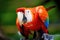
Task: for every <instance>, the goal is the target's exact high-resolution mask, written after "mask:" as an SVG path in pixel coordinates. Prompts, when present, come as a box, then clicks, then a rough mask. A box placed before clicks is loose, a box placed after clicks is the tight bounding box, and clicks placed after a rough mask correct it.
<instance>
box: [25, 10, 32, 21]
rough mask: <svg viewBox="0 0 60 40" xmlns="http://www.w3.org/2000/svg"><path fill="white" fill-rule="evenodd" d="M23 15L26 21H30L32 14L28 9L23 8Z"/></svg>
mask: <svg viewBox="0 0 60 40" xmlns="http://www.w3.org/2000/svg"><path fill="white" fill-rule="evenodd" d="M25 16H26V18H27V22H31V21H32V15H31V11H30V10H25Z"/></svg>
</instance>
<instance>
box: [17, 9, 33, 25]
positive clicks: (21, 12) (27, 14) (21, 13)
mask: <svg viewBox="0 0 60 40" xmlns="http://www.w3.org/2000/svg"><path fill="white" fill-rule="evenodd" d="M31 13H32V12H31V10H30V9H26V8H18V9H17V18H18V21H19V23H20V25H21V24H24V23H27V22H30V21H32V14H31Z"/></svg>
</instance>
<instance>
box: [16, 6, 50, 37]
mask: <svg viewBox="0 0 60 40" xmlns="http://www.w3.org/2000/svg"><path fill="white" fill-rule="evenodd" d="M23 10H30V12H31V13H30V14H31V16H30V17H31V21H28V22H26V23H22V22H19V19H18V17H17V20H16V25H17V27H18V30H19V31H20V33H22V34H23V35H24V36H27V37H28V36H29V34H30V33H31V32H30V31H38V30H40V29H42V31H43V32H44V33H48V30H47V28H48V24H49V23H48V13H47V11H46V9H45V8H44V7H43V6H38V7H34V8H24V7H22V8H18V9H17V10H16V12H17V13H18V12H21V11H22V12H24V11H23ZM21 24H22V25H23V28H22V25H21Z"/></svg>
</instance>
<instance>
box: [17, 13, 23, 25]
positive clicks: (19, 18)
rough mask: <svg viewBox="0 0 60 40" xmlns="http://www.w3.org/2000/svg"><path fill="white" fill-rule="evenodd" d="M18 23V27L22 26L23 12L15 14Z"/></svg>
mask: <svg viewBox="0 0 60 40" xmlns="http://www.w3.org/2000/svg"><path fill="white" fill-rule="evenodd" d="M17 17H18V21H19V22H20V25H21V24H22V19H23V12H18V13H17Z"/></svg>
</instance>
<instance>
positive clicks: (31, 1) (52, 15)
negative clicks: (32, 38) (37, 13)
mask: <svg viewBox="0 0 60 40" xmlns="http://www.w3.org/2000/svg"><path fill="white" fill-rule="evenodd" d="M39 5H43V6H44V7H45V8H48V7H51V6H54V5H55V6H56V7H55V8H52V9H51V10H49V11H48V14H49V22H50V24H49V28H48V30H49V34H52V35H59V34H60V1H59V0H0V40H19V38H20V36H19V35H18V33H17V31H18V30H17V27H16V17H17V15H16V9H17V8H19V7H35V6H39ZM55 40H60V36H58V37H57V36H55Z"/></svg>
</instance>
